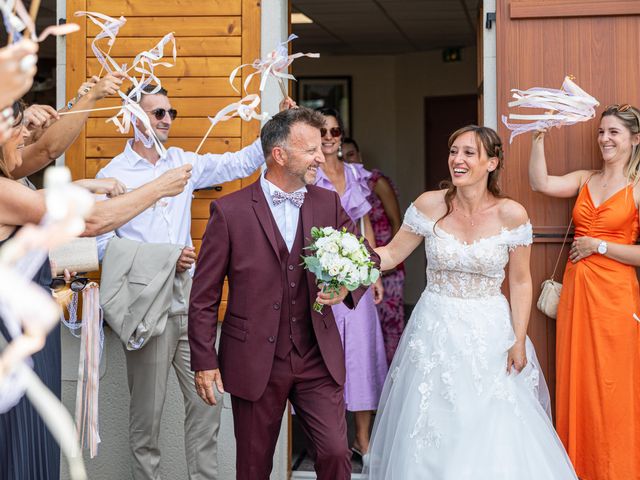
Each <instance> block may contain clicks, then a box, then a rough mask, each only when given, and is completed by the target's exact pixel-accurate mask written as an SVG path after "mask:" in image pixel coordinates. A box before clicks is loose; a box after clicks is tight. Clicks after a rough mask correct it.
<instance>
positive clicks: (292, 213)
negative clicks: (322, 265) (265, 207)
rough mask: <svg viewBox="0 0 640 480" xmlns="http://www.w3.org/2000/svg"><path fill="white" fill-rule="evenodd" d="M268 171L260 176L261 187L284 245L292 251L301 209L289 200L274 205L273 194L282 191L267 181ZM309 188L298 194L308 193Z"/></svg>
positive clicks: (303, 188) (300, 190) (301, 190)
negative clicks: (266, 174)
mask: <svg viewBox="0 0 640 480" xmlns="http://www.w3.org/2000/svg"><path fill="white" fill-rule="evenodd" d="M265 173H266V171H264V172H263V173H262V175H260V186H261V187H262V191H263V192H264V196H265V198H266V199H267V203H268V204H269V208H270V209H271V214H272V215H273V218H274V219H275V221H276V225H278V230H280V234H281V235H282V238H283V239H284V243H286V244H287V249H288V250H289V251H291V248H293V242H294V241H295V239H296V231H297V230H298V220H299V218H300V208H298V207H296V206H295V205H294V204H293V203H291V202H290V201H289V200H285V201H284V202H282V203H281V204H279V205H277V206H276V205H274V204H273V192H275V191H277V190H279V191H281V192H282V191H283V190H282V189H280V188H278V187H276V186H275V185H274V184H273V183H271V182H270V181H269V180H267V179H266V178H265V177H264V175H265ZM306 191H307V187H302V188H300V189H298V190H296V192H306Z"/></svg>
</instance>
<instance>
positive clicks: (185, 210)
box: [96, 140, 264, 259]
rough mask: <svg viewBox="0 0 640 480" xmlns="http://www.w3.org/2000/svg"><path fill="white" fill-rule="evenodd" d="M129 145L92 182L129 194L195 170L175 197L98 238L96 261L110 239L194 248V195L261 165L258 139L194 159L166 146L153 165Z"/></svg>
mask: <svg viewBox="0 0 640 480" xmlns="http://www.w3.org/2000/svg"><path fill="white" fill-rule="evenodd" d="M131 144H132V140H129V141H128V142H127V146H126V147H125V149H124V152H122V153H121V154H120V155H118V156H117V157H115V158H114V159H113V160H111V162H109V164H108V165H107V166H106V167H104V168H103V169H102V170H100V171H99V172H98V174H97V175H96V178H107V177H112V178H117V179H118V180H120V181H121V182H122V183H124V184H125V185H126V186H127V190H133V189H136V188H138V187H140V186H142V185H144V184H145V183H149V182H151V181H153V180H155V179H156V178H158V177H159V176H160V175H162V174H163V173H164V172H166V171H167V170H170V169H172V168H177V167H180V166H182V165H184V164H186V163H191V164H192V165H193V169H192V171H191V178H190V179H189V182H188V183H187V186H186V187H185V189H184V190H183V191H182V193H180V194H179V195H176V196H175V197H168V198H163V199H161V200H160V201H158V202H156V204H155V205H153V206H152V207H150V208H148V209H146V210H145V211H144V212H142V213H141V214H140V215H138V216H137V217H134V218H132V219H131V220H130V221H129V222H128V223H125V224H124V225H122V226H121V227H120V228H118V229H117V230H116V231H115V232H109V233H106V234H104V235H100V236H99V237H98V255H99V258H100V259H102V257H103V255H104V251H105V248H106V245H107V243H108V241H109V240H110V239H111V238H112V237H113V236H114V235H117V236H118V237H121V238H128V239H130V240H136V241H138V242H146V243H171V244H174V245H183V246H188V247H191V246H193V242H192V240H191V201H192V199H193V191H194V190H196V189H200V188H206V187H211V186H213V185H218V184H220V183H224V182H228V181H230V180H235V179H237V178H243V177H246V176H248V175H250V174H252V173H253V172H254V171H255V170H256V169H257V168H258V167H259V166H260V165H262V163H264V155H263V154H262V146H261V145H260V141H259V140H256V141H255V142H253V143H252V144H251V145H249V146H247V147H245V148H243V149H242V150H240V151H238V152H227V153H223V154H222V155H217V154H213V153H209V154H206V155H197V154H196V153H194V152H185V151H184V150H182V149H181V148H176V147H170V148H169V149H167V154H166V155H165V156H164V157H162V158H160V159H159V160H158V161H157V162H156V164H155V165H153V164H151V163H149V162H148V161H147V160H145V159H144V158H142V157H141V156H140V155H138V154H137V153H136V152H135V151H134V150H133V148H132V146H131Z"/></svg>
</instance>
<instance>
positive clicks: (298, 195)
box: [272, 190, 305, 208]
mask: <svg viewBox="0 0 640 480" xmlns="http://www.w3.org/2000/svg"><path fill="white" fill-rule="evenodd" d="M304 193H305V192H292V193H285V192H283V191H282V190H276V191H275V192H273V195H272V197H273V205H274V206H278V205H280V204H281V203H283V202H284V201H286V200H289V201H290V202H291V203H293V204H294V205H295V206H296V207H298V208H300V207H302V204H303V203H304Z"/></svg>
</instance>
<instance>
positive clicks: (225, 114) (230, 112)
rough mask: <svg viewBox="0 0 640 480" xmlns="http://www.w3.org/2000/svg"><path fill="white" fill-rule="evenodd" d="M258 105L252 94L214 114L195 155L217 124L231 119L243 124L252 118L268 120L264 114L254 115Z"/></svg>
mask: <svg viewBox="0 0 640 480" xmlns="http://www.w3.org/2000/svg"><path fill="white" fill-rule="evenodd" d="M258 105H260V97H259V96H258V95H257V94H255V93H252V94H251V95H247V96H246V97H244V98H243V99H242V100H239V101H238V102H234V103H231V104H229V105H227V106H226V107H224V108H223V109H222V110H220V111H219V112H218V113H216V116H215V117H213V118H211V117H209V120H210V121H211V125H209V129H208V130H207V133H205V134H204V137H202V140H201V141H200V145H198V148H196V152H195V153H196V154H198V153H200V149H201V148H202V146H203V145H204V142H205V141H206V140H207V137H208V136H209V134H210V133H211V130H213V127H214V126H216V125H217V124H218V123H219V122H226V121H227V120H231V119H232V118H233V117H236V116H238V117H240V118H241V119H242V120H244V121H245V122H248V121H250V120H251V119H252V118H255V119H256V120H261V121H262V120H266V119H267V118H269V114H268V113H266V112H263V113H256V108H258Z"/></svg>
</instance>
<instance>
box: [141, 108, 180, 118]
mask: <svg viewBox="0 0 640 480" xmlns="http://www.w3.org/2000/svg"><path fill="white" fill-rule="evenodd" d="M147 113H151V114H153V116H154V117H156V120H162V119H163V118H164V116H165V115H166V114H167V113H168V114H169V118H170V119H171V120H175V119H176V117H177V116H178V111H177V110H176V109H175V108H170V109H169V110H167V109H166V108H156V109H155V110H151V111H149V112H147Z"/></svg>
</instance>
